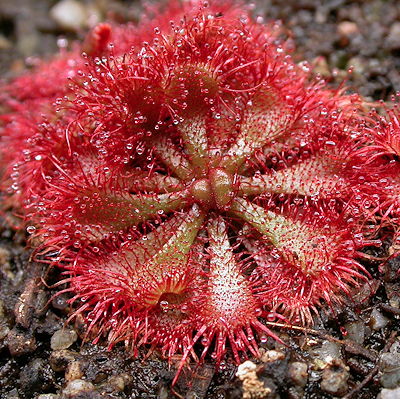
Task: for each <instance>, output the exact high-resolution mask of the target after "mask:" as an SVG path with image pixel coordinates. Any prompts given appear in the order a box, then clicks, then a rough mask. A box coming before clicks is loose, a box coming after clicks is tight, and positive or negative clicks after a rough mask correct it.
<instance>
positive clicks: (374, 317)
mask: <svg viewBox="0 0 400 399" xmlns="http://www.w3.org/2000/svg"><path fill="white" fill-rule="evenodd" d="M388 323H389V319H388V318H387V317H385V316H384V315H383V314H382V313H381V312H380V311H379V310H378V309H374V310H373V311H372V312H371V316H370V319H369V326H370V327H371V328H372V329H373V330H375V331H378V330H380V329H382V328H385V327H386V326H387V324H388Z"/></svg>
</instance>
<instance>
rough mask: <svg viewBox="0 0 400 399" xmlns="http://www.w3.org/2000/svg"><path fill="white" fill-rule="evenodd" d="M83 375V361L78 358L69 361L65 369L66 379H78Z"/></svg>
mask: <svg viewBox="0 0 400 399" xmlns="http://www.w3.org/2000/svg"><path fill="white" fill-rule="evenodd" d="M82 377H83V371H82V366H81V362H79V361H78V360H74V361H72V362H71V363H68V365H67V369H66V371H65V380H66V381H73V380H78V379H80V378H82Z"/></svg>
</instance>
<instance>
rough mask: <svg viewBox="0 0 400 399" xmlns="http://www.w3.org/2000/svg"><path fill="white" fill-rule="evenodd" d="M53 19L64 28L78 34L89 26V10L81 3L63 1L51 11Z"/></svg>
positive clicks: (72, 0)
mask: <svg viewBox="0 0 400 399" xmlns="http://www.w3.org/2000/svg"><path fill="white" fill-rule="evenodd" d="M50 16H51V18H52V19H53V20H54V21H55V22H56V23H57V24H58V25H59V26H60V27H61V28H62V29H65V30H68V31H72V32H77V31H79V30H80V29H83V28H85V27H86V25H87V18H88V15H87V10H86V8H85V6H84V4H82V3H81V2H80V1H76V0H61V1H59V2H58V3H57V4H56V5H54V6H53V7H52V8H51V10H50Z"/></svg>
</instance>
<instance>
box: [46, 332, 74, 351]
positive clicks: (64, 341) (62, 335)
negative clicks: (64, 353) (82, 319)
mask: <svg viewBox="0 0 400 399" xmlns="http://www.w3.org/2000/svg"><path fill="white" fill-rule="evenodd" d="M77 339H78V335H77V333H76V332H75V331H74V330H66V329H64V328H63V329H61V330H58V331H56V332H55V333H54V334H53V336H52V337H51V342H50V346H51V349H53V350H61V349H68V348H69V347H70V346H71V345H72V344H73V343H74V342H75V341H76V340H77Z"/></svg>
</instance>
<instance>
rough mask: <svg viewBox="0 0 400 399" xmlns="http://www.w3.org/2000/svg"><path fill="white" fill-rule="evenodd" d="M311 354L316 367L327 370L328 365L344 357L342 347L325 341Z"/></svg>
mask: <svg viewBox="0 0 400 399" xmlns="http://www.w3.org/2000/svg"><path fill="white" fill-rule="evenodd" d="M310 353H311V354H312V355H313V357H314V365H315V366H316V367H317V368H325V366H326V364H328V363H330V362H331V361H332V360H334V359H340V358H341V357H342V355H341V352H340V346H339V345H338V344H336V343H334V342H329V341H323V342H322V344H321V346H319V347H316V348H313V349H312V351H310Z"/></svg>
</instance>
